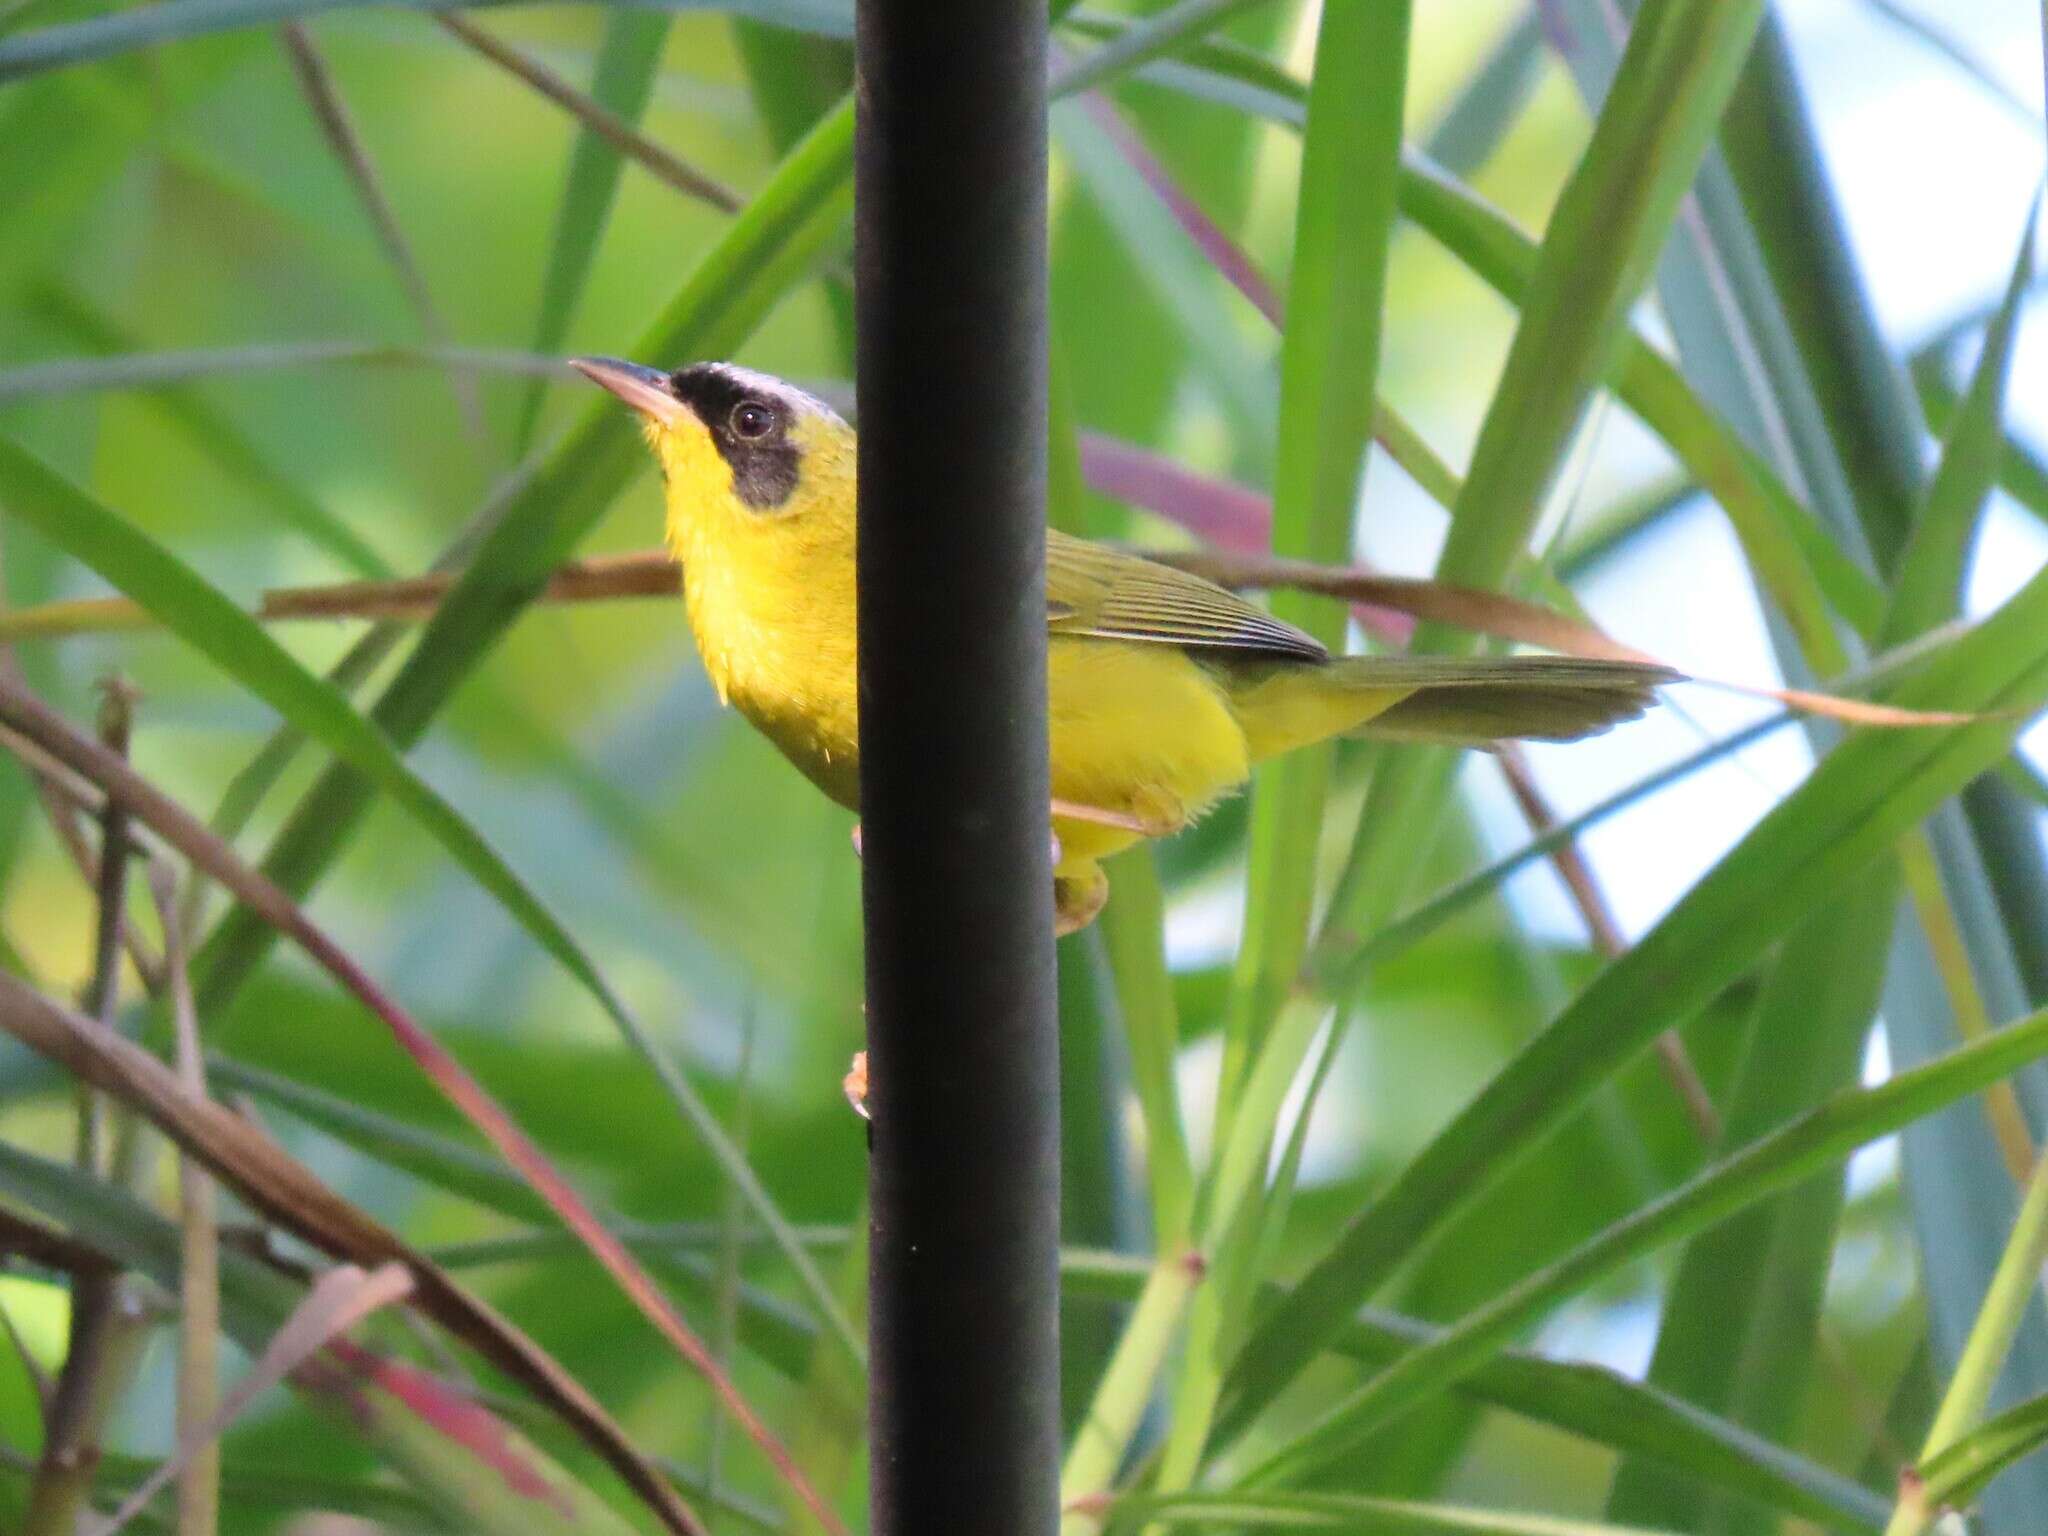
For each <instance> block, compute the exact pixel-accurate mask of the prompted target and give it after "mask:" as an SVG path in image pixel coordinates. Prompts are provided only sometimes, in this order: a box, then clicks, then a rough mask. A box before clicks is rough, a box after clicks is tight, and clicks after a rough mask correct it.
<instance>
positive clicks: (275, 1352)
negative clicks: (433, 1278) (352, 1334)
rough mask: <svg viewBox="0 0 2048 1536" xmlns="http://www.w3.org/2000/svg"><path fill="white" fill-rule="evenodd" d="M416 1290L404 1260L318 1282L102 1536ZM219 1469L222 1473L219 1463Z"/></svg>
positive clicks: (342, 1270)
mask: <svg viewBox="0 0 2048 1536" xmlns="http://www.w3.org/2000/svg"><path fill="white" fill-rule="evenodd" d="M411 1292H412V1272H411V1271H410V1270H408V1269H407V1268H406V1267H405V1266H404V1265H403V1264H398V1263H385V1264H380V1265H379V1266H378V1267H377V1269H376V1270H375V1271H374V1272H368V1271H365V1270H363V1269H360V1268H358V1267H357V1266H356V1265H354V1264H340V1265H337V1266H335V1267H334V1268H333V1269H330V1270H328V1271H327V1272H326V1273H325V1274H323V1275H322V1276H321V1277H320V1278H319V1279H318V1280H316V1281H314V1282H313V1287H312V1289H311V1290H310V1291H308V1292H307V1294H306V1299H305V1300H304V1301H302V1302H300V1303H299V1305H298V1307H297V1308H295V1309H294V1310H293V1312H292V1315H291V1316H290V1317H288V1318H286V1319H285V1322H284V1326H283V1327H282V1328H280V1329H279V1330H278V1331H277V1333H276V1335H275V1336H274V1337H273V1338H272V1339H271V1340H270V1342H269V1344H267V1345H266V1346H265V1347H264V1350H263V1353H262V1355H261V1356H259V1357H258V1358H257V1361H256V1363H255V1365H254V1366H253V1367H252V1368H251V1370H250V1371H249V1374H248V1375H246V1376H244V1377H243V1378H242V1379H241V1380H240V1381H238V1382H236V1383H235V1389H234V1391H232V1392H230V1393H229V1394H228V1397H227V1401H226V1402H224V1403H222V1404H221V1405H220V1409H219V1411H218V1412H217V1413H214V1414H212V1415H211V1416H209V1417H208V1418H207V1419H205V1420H202V1421H201V1422H200V1423H199V1424H197V1425H195V1426H192V1427H189V1428H187V1427H184V1426H180V1429H179V1433H178V1445H177V1449H176V1450H174V1451H173V1452H172V1453H171V1454H170V1455H169V1456H168V1457H166V1458H165V1459H164V1461H163V1463H162V1465H160V1466H159V1467H158V1468H157V1469H156V1471H155V1472H153V1473H151V1474H150V1475H149V1476H148V1477H146V1478H144V1479H143V1481H142V1483H141V1484H140V1485H139V1486H138V1487H136V1488H135V1489H134V1491H133V1492H131V1493H130V1494H129V1495H128V1497H127V1498H125V1499H123V1500H122V1501H121V1507H120V1508H119V1509H117V1510H115V1511H114V1513H113V1516H112V1518H111V1519H109V1520H108V1522H107V1523H106V1525H105V1526H103V1527H102V1528H101V1530H102V1536H114V1532H116V1531H118V1530H120V1529H121V1527H122V1526H124V1525H126V1524H127V1523H128V1522H129V1521H131V1520H133V1519H134V1518H135V1517H136V1516H137V1515H138V1514H140V1513H141V1512H142V1511H143V1509H144V1508H145V1507H146V1506H147V1505H148V1503H149V1501H150V1500H151V1499H153V1498H155V1497H156V1495H157V1494H158V1492H160V1491H161V1490H162V1489H163V1488H164V1487H165V1485H167V1484H168V1483H169V1482H170V1481H171V1479H172V1478H174V1477H180V1476H181V1474H183V1473H184V1472H185V1470H186V1469H187V1468H188V1467H190V1466H191V1465H192V1464H193V1463H194V1462H195V1461H196V1460H197V1459H198V1458H199V1457H202V1456H205V1455H207V1454H208V1453H209V1452H212V1453H214V1454H216V1455H217V1453H218V1446H217V1445H216V1444H215V1442H216V1441H218V1440H219V1438H220V1437H221V1435H223V1434H224V1433H226V1431H227V1427H228V1425H230V1424H231V1423H233V1422H234V1420H235V1418H236V1417H237V1416H238V1415H239V1414H240V1413H241V1411H242V1410H243V1409H244V1408H246V1407H248V1406H249V1403H250V1402H251V1401H252V1400H253V1399H254V1398H255V1397H256V1396H257V1395H258V1394H259V1393H262V1392H265V1391H267V1390H269V1389H270V1388H272V1387H275V1386H278V1385H280V1384H281V1383H282V1382H283V1381H284V1379H285V1378H286V1377H287V1376H289V1375H291V1374H292V1373H293V1372H294V1371H297V1370H300V1369H302V1368H303V1367H304V1366H305V1364H306V1362H307V1361H309V1360H310V1359H312V1357H313V1356H314V1355H316V1354H318V1353H319V1352H320V1351H321V1350H323V1349H326V1348H327V1347H328V1346H329V1345H331V1344H333V1343H335V1342H336V1341H338V1340H339V1339H340V1338H341V1336H342V1335H343V1334H345V1333H347V1332H348V1330H349V1329H351V1328H353V1327H354V1326H355V1325H356V1324H357V1323H359V1322H361V1321H362V1320H363V1319H364V1318H366V1317H368V1316H369V1315H370V1314H371V1313H373V1312H375V1311H377V1310H378V1309H379V1308H381V1307H386V1306H389V1305H390V1304H391V1303H393V1302H395V1301H402V1300H403V1299H404V1298H405V1297H406V1296H408V1295H409V1294H411ZM214 1474H215V1475H216V1476H218V1475H219V1469H218V1467H217V1466H216V1467H215V1468H214ZM206 1520H207V1524H206V1526H205V1527H204V1528H205V1529H211V1528H212V1516H211V1514H209V1515H208V1516H207V1517H206ZM179 1522H180V1526H181V1529H184V1528H188V1527H185V1524H184V1522H185V1513H184V1511H183V1510H182V1508H181V1510H180V1512H179Z"/></svg>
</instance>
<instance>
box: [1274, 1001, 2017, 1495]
mask: <svg viewBox="0 0 2048 1536" xmlns="http://www.w3.org/2000/svg"><path fill="white" fill-rule="evenodd" d="M2044 1053H2048V1012H2043V1013H2038V1014H2034V1015H2032V1016H2030V1017H2029V1018H2027V1019H2024V1020H2022V1021H2020V1022H2018V1023H2015V1024H2012V1025H2010V1026H2008V1027H2007V1028H2005V1029H2002V1030H2000V1031H1998V1032H1997V1033H1996V1034H1994V1035H1991V1036H1989V1037H1988V1038H1986V1039H1984V1040H1981V1041H1977V1042H1975V1043H1973V1044H1970V1045H1966V1046H1962V1047H1959V1048H1958V1049H1957V1050H1955V1051H1952V1052H1950V1053H1949V1054H1948V1055H1946V1056H1944V1057H1941V1058H1940V1059H1938V1060H1936V1061H1932V1062H1929V1063H1928V1064H1927V1065H1925V1066H1922V1067H1916V1068H1914V1069H1913V1070H1912V1071H1910V1072H1902V1073H1900V1074H1898V1075H1897V1076H1896V1077H1893V1078H1892V1079H1891V1080H1890V1081H1888V1082H1886V1083H1884V1084H1882V1085H1880V1086H1878V1087H1876V1088H1858V1089H1850V1090H1847V1091H1844V1092H1841V1093H1837V1094H1835V1095H1834V1096H1833V1097H1832V1098H1830V1099H1829V1100H1828V1102H1827V1103H1825V1104H1823V1105H1822V1106H1821V1107H1819V1108H1818V1109H1815V1110H1813V1111H1811V1112H1810V1113H1808V1114H1805V1115H1802V1116H1801V1117H1800V1118H1799V1119H1797V1120H1795V1121H1794V1122H1792V1123H1791V1124H1790V1125H1788V1126H1786V1127H1785V1128H1784V1129H1783V1130H1781V1131H1778V1132H1775V1133H1774V1134H1772V1135H1769V1136H1766V1137H1764V1138H1763V1139H1761V1140H1759V1141H1756V1142H1752V1143H1751V1144H1750V1145H1748V1146H1747V1147H1744V1148H1743V1149H1742V1150H1740V1151H1739V1152H1736V1153H1735V1154H1733V1155H1732V1156H1730V1157H1728V1158H1726V1159H1724V1160H1723V1161H1721V1162H1719V1163H1717V1164H1715V1165H1714V1166H1713V1167H1711V1168H1709V1169H1707V1170H1706V1171H1705V1172H1703V1173H1701V1174H1700V1175H1699V1176H1698V1177H1696V1178H1694V1179H1692V1180H1689V1181H1688V1182H1687V1183H1686V1184H1684V1185H1682V1186H1681V1187H1679V1188H1678V1189H1676V1190H1673V1191H1672V1192H1671V1193H1670V1194H1668V1195H1666V1196H1664V1197H1662V1198H1661V1199H1659V1200H1656V1201H1653V1202H1652V1203H1651V1204H1649V1205H1647V1206H1645V1207H1644V1208H1643V1209H1641V1210H1640V1211H1637V1212H1636V1213H1635V1214H1634V1215H1632V1216H1630V1217H1628V1218H1627V1219H1626V1220H1624V1221H1622V1222H1619V1223H1617V1224H1616V1225H1614V1226H1612V1227H1610V1228H1608V1229H1607V1230H1606V1231H1605V1232H1603V1233H1601V1234H1600V1235H1599V1236H1598V1237H1595V1238H1594V1239H1592V1240H1591V1241H1589V1242H1587V1243H1585V1244H1584V1245H1582V1246H1581V1247H1579V1248H1578V1249H1576V1250H1574V1251H1573V1252H1572V1253H1570V1254H1568V1255H1566V1256H1565V1257H1564V1258H1562V1259H1560V1260H1558V1261H1557V1262H1556V1263H1554V1264H1550V1265H1547V1266H1545V1267H1544V1268H1543V1269H1541V1270H1539V1271H1537V1272H1536V1273H1535V1274H1532V1275H1530V1276H1528V1277H1527V1278H1526V1279H1524V1280H1522V1281H1520V1282H1519V1283H1518V1284H1516V1285H1515V1286H1513V1287H1512V1288H1510V1289H1509V1290H1508V1291H1506V1292H1505V1293H1503V1294H1502V1295H1501V1296H1499V1297H1497V1298H1496V1299H1495V1300H1493V1301H1492V1302H1489V1303H1488V1304H1487V1305H1485V1306H1483V1307H1481V1308H1479V1309H1478V1310H1477V1311H1476V1312H1473V1313H1472V1314H1470V1315H1469V1316H1467V1317H1465V1318H1463V1319H1461V1320H1460V1321H1459V1322H1458V1323H1457V1324H1455V1325H1454V1326H1453V1327H1451V1328H1449V1329H1447V1330H1445V1332H1444V1333H1443V1334H1442V1335H1441V1336H1440V1337H1438V1338H1437V1339H1435V1340H1433V1341H1432V1342H1430V1343H1428V1344H1426V1345H1424V1346H1422V1347H1421V1348H1419V1349H1416V1350H1413V1351H1411V1352H1410V1353H1408V1354H1406V1355H1404V1356H1402V1357H1401V1359H1399V1360H1398V1361H1397V1362H1395V1363H1394V1364H1393V1365H1392V1366H1390V1367H1389V1368H1388V1369H1386V1370H1385V1371H1382V1372H1381V1373H1380V1374H1379V1375H1377V1376H1375V1377H1373V1378H1372V1379H1371V1380H1370V1381H1368V1382H1367V1383H1366V1384H1365V1385H1364V1386H1363V1387H1361V1388H1360V1389H1359V1390H1358V1391H1357V1392H1355V1393H1353V1394H1352V1395H1351V1396H1350V1397H1349V1398H1347V1399H1346V1400H1345V1401H1344V1402H1343V1403H1341V1404H1340V1405H1339V1406H1338V1407H1337V1408H1335V1409H1333V1410H1331V1411H1330V1412H1329V1413H1328V1414H1326V1415H1324V1416H1323V1418H1322V1419H1321V1420H1320V1421H1319V1422H1318V1423H1317V1424H1316V1425H1314V1426H1313V1427H1312V1428H1310V1429H1309V1430H1307V1431H1306V1432H1304V1433H1303V1434H1301V1435H1299V1436H1297V1437H1295V1438H1294V1439H1292V1440H1290V1441H1289V1442H1287V1443H1286V1444H1285V1445H1284V1446H1283V1447H1282V1448H1281V1449H1280V1450H1279V1451H1278V1452H1276V1453H1275V1454H1273V1455H1272V1456H1271V1457H1269V1458H1268V1459H1267V1460H1266V1461H1265V1462H1263V1463H1262V1464H1261V1465H1260V1466H1259V1467H1258V1468H1257V1469H1256V1470H1255V1471H1254V1472H1252V1473H1251V1474H1250V1477H1251V1480H1252V1481H1254V1482H1255V1483H1267V1482H1271V1481H1275V1480H1283V1479H1287V1478H1292V1477H1300V1476H1305V1475H1311V1474H1312V1473H1313V1472H1314V1470H1315V1469H1317V1468H1319V1467H1322V1466H1324V1465H1325V1464H1326V1463H1328V1462H1329V1461H1331V1460H1332V1459H1334V1458H1335V1457H1338V1456H1341V1455H1343V1454H1345V1453H1346V1452H1347V1451H1348V1450H1349V1449H1350V1448H1352V1447H1355V1446H1356V1444H1357V1443H1358V1441H1359V1440H1360V1439H1361V1438H1363V1437H1364V1436H1366V1435H1367V1434H1369V1433H1370V1432H1371V1431H1372V1429H1373V1428H1375V1427H1376V1426H1378V1425H1380V1424H1382V1423H1385V1422H1386V1421H1387V1420H1389V1419H1391V1418H1392V1417H1394V1416H1396V1415H1398V1414H1400V1413H1402V1412H1405V1411H1406V1410H1407V1409H1409V1408H1410V1407H1412V1406H1413V1405H1415V1404H1416V1403H1418V1402H1420V1401H1422V1400H1423V1399H1424V1398H1426V1397H1427V1396H1428V1395H1430V1394H1431V1393H1433V1392H1438V1391H1442V1390H1443V1389H1445V1388H1446V1387H1448V1386H1450V1385H1451V1384H1452V1383H1453V1382H1455V1381H1457V1380H1459V1379H1461V1378H1462V1377H1463V1376H1465V1375H1466V1374H1468V1373H1469V1372H1470V1371H1471V1370H1472V1369H1473V1368H1475V1367H1476V1366H1477V1365H1478V1364H1479V1363H1480V1362H1481V1361H1483V1360H1485V1359H1487V1358H1489V1357H1491V1356H1492V1355H1493V1354H1495V1353H1496V1352H1497V1351H1498V1350H1500V1349H1501V1348H1503V1347H1505V1345H1506V1344H1507V1343H1508V1342H1509V1341H1510V1340H1511V1339H1512V1338H1513V1337H1514V1335H1515V1334H1516V1332H1517V1331H1519V1330H1520V1329H1521V1328H1522V1327H1524V1326H1526V1325H1527V1324H1528V1323H1530V1322H1531V1321H1533V1320H1535V1319H1536V1318H1538V1317H1540V1316H1542V1315H1543V1314H1544V1313H1545V1312H1546V1311H1548V1310H1549V1309H1550V1308H1552V1307H1554V1306H1556V1305H1557V1304H1558V1303H1559V1302H1561V1301H1563V1300H1565V1299H1567V1298H1568V1297H1570V1296H1572V1295H1574V1294H1576V1293H1577V1292H1579V1291H1581V1290H1583V1289H1585V1287H1586V1286H1588V1285H1590V1284H1591V1283H1593V1282H1594V1281H1595V1280H1597V1279H1599V1278H1601V1277H1602V1276H1604V1275H1609V1274H1612V1273H1614V1272H1615V1271H1616V1270H1617V1269H1619V1268H1620V1267H1621V1266H1622V1265H1624V1264H1627V1263H1628V1262H1630V1261H1631V1260H1634V1259H1637V1258H1640V1257H1642V1256H1643V1255H1644V1254H1647V1253H1650V1252H1653V1251H1655V1250H1656V1249H1657V1248H1658V1247H1660V1246H1662V1245H1663V1244H1664V1243H1667V1242H1670V1241H1671V1240H1673V1239H1674V1238H1678V1237H1683V1236H1685V1235H1687V1234H1688V1233H1691V1232H1697V1231H1700V1230H1703V1229H1704V1228H1706V1227H1708V1226H1711V1225H1712V1224H1714V1223H1715V1222H1718V1221H1720V1220H1722V1219H1723V1218H1725V1217H1727V1216H1730V1215H1732V1214H1734V1213H1735V1212H1737V1211H1740V1210H1742V1209H1743V1208H1744V1207H1745V1206H1747V1205H1749V1204H1751V1203H1752V1202H1754V1201H1756V1200H1759V1199H1762V1198H1764V1197H1765V1196H1767V1195H1770V1194H1773V1193H1775V1192H1777V1191H1779V1190H1783V1189H1786V1188H1789V1187H1790V1186H1792V1185H1794V1184H1797V1183H1798V1182H1800V1181H1801V1180H1803V1179H1805V1178H1807V1177H1808V1176H1810V1175H1812V1174H1815V1173H1818V1172H1819V1171H1821V1170H1822V1169H1825V1168H1828V1167H1830V1166H1832V1165H1833V1164H1835V1163H1837V1162H1839V1161H1840V1160H1841V1159H1843V1158H1845V1157H1846V1156H1847V1155H1848V1154H1849V1153H1851V1152H1853V1151H1854V1150H1856V1148H1858V1147H1860V1146H1863V1145H1865V1144H1867V1143H1869V1142H1871V1141H1875V1140H1877V1139H1878V1138H1880V1137H1883V1136H1887V1135H1890V1134H1891V1133H1892V1132H1894V1131H1897V1130H1900V1129H1902V1128H1903V1127H1905V1126H1906V1125H1909V1124H1911V1123H1912V1122H1913V1121H1915V1120H1918V1119H1920V1118H1921V1117H1923V1116H1925V1115H1929V1114H1932V1113H1934V1112H1935V1111H1936V1110H1939V1109H1942V1108H1945V1107H1947V1106H1948V1105H1950V1104H1953V1103H1955V1102H1956V1101H1958V1100H1959V1099H1963V1098H1966V1097H1968V1096H1969V1095H1971V1094H1973V1093H1977V1092H1980V1091H1981V1090H1983V1089H1984V1088H1987V1087H1989V1086H1990V1085H1991V1084H1993V1083H1995V1082H1998V1081H1999V1080H2001V1079H2002V1078H2004V1077H2006V1076H2007V1075H2009V1074H2010V1073H2012V1072H2014V1071H2016V1070H2018V1069H2019V1068H2020V1067H2022V1066H2024V1065H2026V1064H2027V1063H2028V1062H2030V1061H2034V1060H2036V1059H2038V1058H2039V1057H2040V1056H2041V1055H2043V1054H2044ZM1300 1294H1301V1293H1300V1292H1297V1293H1296V1295H1297V1296H1299V1295H1300Z"/></svg>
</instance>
